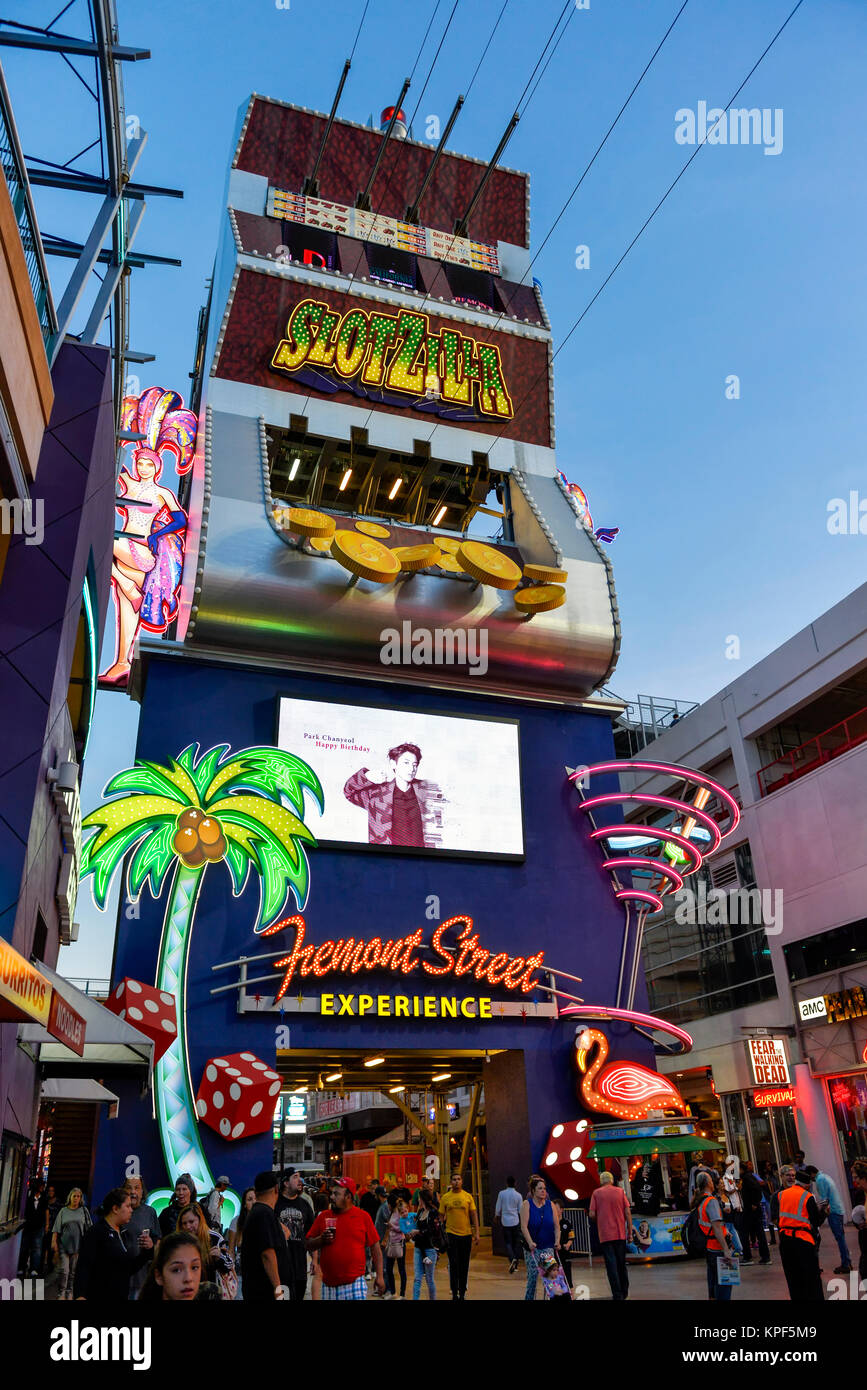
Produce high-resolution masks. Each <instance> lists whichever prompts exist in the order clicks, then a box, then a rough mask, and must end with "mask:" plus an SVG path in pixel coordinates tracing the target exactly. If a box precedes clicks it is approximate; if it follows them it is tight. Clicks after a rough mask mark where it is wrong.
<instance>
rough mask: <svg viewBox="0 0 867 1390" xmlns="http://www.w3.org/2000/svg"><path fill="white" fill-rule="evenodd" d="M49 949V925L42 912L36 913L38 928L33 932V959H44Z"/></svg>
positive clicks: (31, 957) (31, 955)
mask: <svg viewBox="0 0 867 1390" xmlns="http://www.w3.org/2000/svg"><path fill="white" fill-rule="evenodd" d="M47 949H48V926H47V924H46V921H45V918H44V917H43V916H42V913H41V912H37V914H36V928H35V930H34V932H33V950H32V951H31V952H30V959H31V961H44V960H45V952H46V950H47Z"/></svg>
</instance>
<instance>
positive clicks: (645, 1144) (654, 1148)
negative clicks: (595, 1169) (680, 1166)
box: [590, 1134, 721, 1159]
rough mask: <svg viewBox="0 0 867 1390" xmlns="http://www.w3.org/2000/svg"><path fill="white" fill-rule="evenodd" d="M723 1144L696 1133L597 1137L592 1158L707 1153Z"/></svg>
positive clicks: (592, 1150)
mask: <svg viewBox="0 0 867 1390" xmlns="http://www.w3.org/2000/svg"><path fill="white" fill-rule="evenodd" d="M720 1147H721V1145H719V1144H716V1143H714V1142H713V1140H711V1139H700V1138H699V1137H698V1136H697V1135H695V1134H662V1135H660V1136H659V1137H658V1138H652V1137H651V1136H649V1135H645V1136H644V1137H643V1138H642V1137H641V1136H639V1137H638V1138H635V1139H597V1141H596V1143H595V1144H594V1145H593V1148H592V1149H591V1150H590V1157H591V1158H596V1159H599V1158H629V1157H630V1156H631V1155H632V1154H683V1153H689V1154H691V1153H705V1152H707V1151H708V1150H710V1149H715V1150H719V1149H720Z"/></svg>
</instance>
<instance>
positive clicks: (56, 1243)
mask: <svg viewBox="0 0 867 1390" xmlns="http://www.w3.org/2000/svg"><path fill="white" fill-rule="evenodd" d="M851 1180H852V1187H853V1191H854V1192H855V1194H856V1204H855V1205H854V1209H853V1210H852V1213H851V1219H852V1222H853V1224H854V1225H855V1227H856V1229H857V1231H858V1242H859V1251H860V1258H859V1265H858V1275H859V1278H867V1221H865V1205H864V1203H865V1201H867V1160H862V1159H857V1160H856V1161H855V1162H854V1163H853V1165H852V1168H851ZM684 1183H685V1185H687V1195H688V1201H689V1210H690V1211H691V1212H694V1213H695V1217H694V1223H695V1225H696V1227H697V1229H698V1230H699V1231H700V1232H701V1245H702V1249H703V1252H704V1254H705V1263H706V1271H707V1296H708V1298H709V1299H712V1300H714V1301H724V1300H727V1299H729V1298H730V1297H731V1294H732V1286H733V1285H732V1282H729V1280H728V1279H727V1277H726V1275H725V1270H726V1269H727V1268H730V1267H731V1266H732V1264H734V1263H735V1262H736V1263H737V1266H738V1267H740V1266H744V1265H749V1264H752V1263H754V1262H755V1258H757V1259H758V1262H759V1263H760V1264H769V1263H770V1262H771V1253H770V1246H769V1239H768V1238H769V1236H770V1240H771V1242H772V1243H775V1244H777V1245H778V1247H779V1257H780V1261H781V1264H782V1268H783V1273H784V1275H785V1278H786V1283H787V1287H788V1290H789V1296H790V1298H791V1299H793V1300H797V1301H802V1300H816V1299H822V1298H823V1296H824V1295H823V1289H822V1282H821V1277H820V1276H821V1273H822V1270H821V1267H820V1264H819V1249H820V1244H821V1240H822V1236H821V1233H820V1228H821V1227H822V1226H823V1225H825V1224H826V1223H827V1228H828V1233H829V1234H830V1235H831V1236H832V1237H833V1240H834V1241H835V1243H836V1246H837V1250H838V1252H839V1260H840V1263H839V1264H838V1265H837V1266H836V1267H835V1269H834V1273H835V1274H838V1275H846V1274H848V1273H849V1272H850V1270H851V1269H852V1265H851V1260H850V1256H849V1251H848V1247H847V1245H846V1238H845V1231H844V1224H845V1220H846V1209H845V1207H844V1203H843V1199H842V1198H841V1196H840V1193H839V1191H838V1189H837V1186H836V1184H835V1183H834V1181H833V1179H832V1178H831V1177H830V1176H829V1175H828V1174H827V1173H823V1172H822V1171H821V1170H819V1169H817V1168H816V1167H815V1166H814V1165H812V1164H808V1163H807V1162H806V1159H805V1155H804V1154H803V1152H798V1153H797V1154H796V1155H795V1158H794V1161H793V1162H792V1163H789V1164H784V1165H783V1166H782V1167H781V1168H780V1170H779V1173H777V1172H776V1170H774V1169H773V1167H772V1166H771V1165H769V1164H766V1165H763V1168H762V1171H761V1172H759V1173H757V1172H756V1171H755V1170H754V1168H753V1165H752V1163H750V1162H749V1160H746V1161H744V1162H743V1163H742V1164H740V1165H739V1167H738V1168H737V1169H734V1170H733V1169H732V1168H731V1167H728V1168H726V1169H724V1170H723V1169H722V1167H721V1165H720V1168H714V1167H711V1166H709V1165H707V1164H705V1163H703V1162H702V1161H701V1156H700V1155H696V1156H695V1162H694V1163H693V1166H692V1168H691V1170H690V1172H689V1175H688V1181H687V1179H686V1175H684ZM229 1187H230V1181H229V1178H228V1177H220V1178H218V1179H217V1182H216V1183H215V1185H214V1187H213V1189H212V1190H211V1191H210V1192H209V1193H207V1194H206V1195H204V1196H201V1197H200V1196H199V1194H198V1193H197V1191H196V1185H195V1183H194V1181H193V1179H192V1177H191V1176H190V1174H189V1173H183V1174H181V1175H180V1176H179V1177H178V1179H177V1181H176V1183H175V1187H174V1193H173V1196H172V1198H171V1200H170V1201H169V1203H168V1204H167V1205H166V1206H165V1207H164V1208H163V1209H162V1211H161V1212H160V1213H159V1215H158V1214H157V1212H156V1211H155V1210H154V1208H153V1207H152V1206H150V1205H148V1203H147V1201H146V1187H145V1184H144V1182H143V1180H142V1178H141V1177H134V1178H127V1179H126V1180H125V1182H124V1183H123V1184H122V1185H119V1186H118V1187H116V1188H113V1189H112V1190H111V1191H110V1192H109V1193H108V1194H107V1195H106V1197H105V1198H104V1200H103V1202H102V1204H101V1206H100V1207H99V1208H97V1209H96V1210H95V1211H94V1212H93V1214H91V1212H90V1210H89V1209H88V1207H87V1205H86V1202H85V1198H84V1193H83V1192H82V1190H81V1189H80V1188H79V1187H73V1188H72V1189H71V1190H70V1191H69V1192H68V1193H67V1196H66V1200H65V1202H61V1201H60V1200H59V1199H58V1196H57V1192H56V1188H55V1187H54V1186H53V1185H51V1184H49V1185H47V1186H45V1185H43V1184H35V1185H34V1186H33V1188H32V1190H31V1192H30V1195H29V1197H28V1200H27V1208H26V1211H25V1225H24V1230H23V1233H22V1242H21V1254H20V1261H19V1263H20V1271H21V1273H23V1274H27V1273H30V1274H37V1275H44V1274H46V1273H47V1272H48V1271H49V1269H50V1267H51V1266H52V1265H53V1266H54V1267H55V1271H56V1291H57V1298H58V1299H60V1300H71V1299H73V1298H74V1299H85V1300H87V1301H90V1302H95V1303H118V1302H123V1301H127V1300H130V1299H141V1300H143V1301H163V1300H169V1301H171V1300H180V1301H185V1300H191V1299H195V1300H201V1301H214V1300H225V1301H233V1300H236V1299H243V1300H244V1301H246V1302H260V1303H261V1302H272V1301H275V1300H277V1301H286V1300H289V1301H300V1300H302V1299H304V1298H305V1297H307V1296H308V1295H309V1297H311V1298H312V1299H313V1300H322V1301H331V1300H339V1301H347V1300H362V1299H366V1298H367V1297H368V1296H369V1295H372V1296H374V1297H380V1298H383V1299H398V1300H399V1299H405V1298H407V1296H408V1294H407V1290H408V1288H409V1275H408V1269H407V1261H408V1257H410V1256H411V1275H412V1298H413V1300H418V1299H420V1298H421V1297H422V1296H423V1292H424V1290H425V1289H426V1290H427V1297H428V1299H436V1297H437V1285H436V1279H435V1275H436V1269H437V1264H438V1262H439V1261H440V1260H441V1258H446V1259H447V1260H448V1271H449V1288H450V1293H451V1297H452V1300H453V1301H456V1302H462V1301H463V1300H464V1299H465V1298H466V1296H467V1286H468V1276H469V1269H470V1261H471V1258H472V1254H473V1252H474V1251H475V1250H476V1249H477V1248H478V1245H479V1217H478V1212H477V1210H476V1206H475V1202H474V1200H473V1197H472V1195H471V1194H470V1193H469V1192H467V1191H465V1189H464V1186H463V1179H462V1176H461V1174H460V1173H458V1172H455V1173H453V1174H452V1177H451V1181H450V1183H449V1186H448V1188H447V1189H446V1190H445V1191H444V1192H438V1191H437V1188H436V1184H435V1183H434V1182H433V1180H431V1179H425V1180H424V1182H423V1183H422V1184H421V1185H420V1186H419V1187H418V1188H417V1189H416V1190H415V1191H414V1192H410V1190H409V1189H408V1188H407V1187H404V1186H400V1185H395V1186H393V1187H392V1188H391V1190H388V1191H387V1190H386V1188H385V1187H384V1186H382V1185H380V1184H379V1183H377V1182H376V1181H375V1179H374V1178H372V1177H371V1178H369V1179H368V1181H367V1184H366V1186H365V1188H364V1190H363V1191H362V1192H360V1193H358V1192H357V1191H356V1184H355V1182H354V1181H353V1179H352V1178H349V1177H326V1176H324V1175H323V1176H322V1177H321V1178H320V1180H319V1182H318V1184H316V1185H314V1186H312V1187H308V1186H305V1183H304V1180H303V1178H302V1176H301V1174H300V1173H298V1172H296V1171H295V1170H294V1169H288V1170H287V1171H286V1172H284V1173H283V1174H278V1173H274V1172H270V1171H267V1172H262V1173H259V1174H258V1176H257V1177H256V1179H255V1181H254V1183H253V1185H252V1186H251V1187H248V1188H247V1189H246V1190H245V1191H244V1192H243V1195H242V1199H241V1207H240V1211H239V1212H238V1214H237V1216H235V1217H234V1218H233V1219H232V1220H231V1221H227V1222H226V1221H224V1219H223V1208H224V1205H225V1195H224V1194H225V1193H226V1191H227V1190H228V1188H229ZM848 1195H849V1194H847V1197H848ZM859 1196H860V1197H861V1201H860V1202H858V1201H857V1198H858V1197H859ZM229 1210H230V1211H231V1210H232V1208H230V1209H229ZM588 1214H589V1218H590V1223H591V1227H592V1229H593V1231H594V1232H595V1236H596V1241H597V1242H598V1247H599V1250H600V1251H601V1254H602V1257H603V1259H604V1263H605V1270H606V1274H607V1277H608V1283H609V1287H610V1289H611V1296H612V1298H613V1299H615V1300H617V1301H622V1300H625V1299H626V1298H628V1296H629V1274H628V1265H627V1255H628V1253H629V1250H630V1248H631V1245H630V1243H631V1240H632V1235H633V1230H634V1227H633V1211H632V1208H631V1206H630V1203H629V1201H628V1200H627V1197H626V1193H625V1191H624V1189H623V1187H622V1186H621V1185H620V1180H619V1175H618V1174H616V1173H611V1172H602V1173H601V1175H600V1184H599V1186H598V1187H597V1188H596V1190H595V1191H594V1192H593V1195H592V1197H591V1199H590V1203H589V1213H588ZM494 1221H495V1224H499V1227H500V1230H501V1234H502V1242H503V1245H504V1246H505V1251H506V1256H507V1259H508V1262H509V1263H508V1273H509V1274H510V1275H511V1274H514V1273H515V1272H516V1270H517V1269H518V1266H519V1264H520V1263H521V1261H522V1260H523V1262H524V1265H525V1270H526V1288H525V1294H524V1297H525V1299H526V1300H528V1301H532V1300H533V1299H535V1298H536V1297H537V1290H538V1286H539V1281H540V1278H541V1280H542V1282H543V1284H544V1286H545V1293H546V1296H547V1297H549V1298H550V1297H557V1296H562V1297H564V1298H568V1297H569V1296H570V1294H569V1291H570V1290H571V1289H572V1257H573V1255H574V1252H575V1231H574V1229H573V1226H572V1223H571V1220H570V1214H569V1212H568V1210H567V1209H566V1208H565V1205H561V1204H560V1203H559V1202H558V1200H557V1197H556V1194H555V1195H553V1196H552V1195H551V1194H550V1193H549V1191H548V1186H547V1184H546V1181H545V1179H544V1178H543V1177H541V1176H539V1175H538V1174H533V1175H532V1176H531V1177H530V1179H529V1181H528V1183H527V1185H526V1190H525V1193H524V1194H523V1195H522V1193H521V1192H519V1190H518V1188H517V1185H516V1182H515V1179H514V1178H513V1177H509V1178H508V1179H507V1183H506V1186H505V1187H504V1188H503V1190H502V1191H501V1192H500V1193H499V1194H498V1196H497V1199H496V1205H495V1210H494ZM552 1275H553V1276H554V1277H552ZM734 1282H735V1283H736V1282H738V1281H737V1279H736V1280H735V1281H734Z"/></svg>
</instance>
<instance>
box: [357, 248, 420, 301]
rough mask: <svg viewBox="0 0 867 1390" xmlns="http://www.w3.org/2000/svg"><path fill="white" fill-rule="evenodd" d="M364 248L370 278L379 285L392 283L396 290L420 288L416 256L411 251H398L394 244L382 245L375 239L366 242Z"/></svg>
mask: <svg viewBox="0 0 867 1390" xmlns="http://www.w3.org/2000/svg"><path fill="white" fill-rule="evenodd" d="M365 250H366V252H367V271H368V275H369V276H370V278H371V280H376V281H377V282H378V283H379V284H381V285H393V286H394V288H395V289H397V290H415V289H419V288H421V286H420V285H419V283H418V266H417V264H416V258H415V256H414V255H413V254H412V252H411V251H399V250H397V248H396V247H394V246H382V245H380V243H379V242H375V241H370V242H368V243H367V246H366V247H365Z"/></svg>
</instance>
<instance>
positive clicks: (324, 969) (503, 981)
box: [262, 914, 773, 1079]
mask: <svg viewBox="0 0 867 1390" xmlns="http://www.w3.org/2000/svg"><path fill="white" fill-rule="evenodd" d="M290 926H292V927H294V928H295V942H294V945H293V947H292V950H291V951H290V953H289V955H287V956H281V957H280V959H279V960H276V961H274V969H275V970H278V969H285V974H284V976H283V982H282V984H281V985H280V988H279V990H278V992H277V996H276V998H277V1000H280V999H282V997H283V995H284V994H285V993H286V991H287V990H288V988H289V986H290V985H291V983H292V980H293V978H294V977H295V975H296V972H297V974H298V975H299V976H301V977H305V976H309V975H311V974H312V975H314V976H316V978H317V979H322V978H323V977H324V976H326V975H357V974H359V973H360V972H361V971H374V970H378V971H383V970H388V971H390V972H391V973H392V974H400V975H402V976H405V975H412V974H414V973H415V972H416V971H419V970H421V972H422V973H423V974H425V975H431V976H434V977H435V978H436V977H440V978H442V977H444V976H449V975H450V976H453V977H455V978H458V979H459V978H460V977H461V976H463V975H470V976H471V977H472V979H474V980H477V981H479V982H485V983H486V984H489V985H499V986H501V987H502V988H503V989H508V990H518V989H520V991H521V993H522V994H530V993H531V992H532V990H533V989H534V988H535V986H536V984H537V982H538V980H537V975H536V971H537V970H539V969H541V967H542V962H543V960H544V955H545V953H544V951H537V952H536V953H535V954H534V955H531V956H509V955H507V954H506V953H505V952H500V953H499V954H497V955H494V954H492V953H491V952H490V951H488V950H485V948H484V947H482V946H480V945H479V938H478V935H477V934H476V933H474V932H473V919H472V917H465V916H458V917H450V918H449V919H448V921H446V922H441V923H440V925H439V926H438V927H437V928H436V930H435V931H434V934H433V937H432V938H431V950H432V951H433V953H434V955H435V956H437V957H438V958H439V961H440V962H441V963H440V964H435V963H434V962H432V961H430V960H420V959H419V958H418V956H417V955H416V954H415V953H416V951H417V950H418V949H419V948H420V947H421V944H422V928H421V927H419V928H418V930H417V931H414V932H412V933H411V934H410V935H408V936H404V937H399V938H398V939H397V940H392V941H382V940H380V938H379V937H378V936H373V937H371V938H370V940H369V941H364V940H356V939H355V938H354V937H351V936H350V937H348V938H347V939H346V940H341V941H323V942H322V944H321V945H319V946H314V945H312V943H307V944H306V945H305V942H304V937H305V935H306V933H307V927H306V925H305V922H304V918H303V917H301V916H300V915H297V914H296V915H295V916H294V917H287V918H285V919H284V920H283V921H282V922H275V923H274V925H273V927H269V928H268V929H267V931H265V932H263V933H262V935H263V936H270V935H272V933H274V932H276V931H279V930H282V929H283V928H285V927H290ZM452 927H460V930H459V931H458V932H457V937H456V946H455V948H454V949H453V950H448V949H446V947H445V946H444V945H443V937H444V936H445V933H446V932H447V931H449V930H450V929H451V928H452ZM365 997H369V996H365ZM323 1012H324V1010H323ZM430 1016H431V1015H428V1017H430ZM772 1079H773V1078H772Z"/></svg>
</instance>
